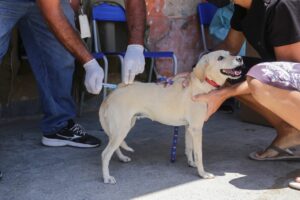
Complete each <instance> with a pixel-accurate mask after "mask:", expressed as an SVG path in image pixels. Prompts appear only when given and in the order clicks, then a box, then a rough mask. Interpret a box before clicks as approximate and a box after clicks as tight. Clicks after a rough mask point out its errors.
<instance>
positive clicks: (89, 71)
mask: <svg viewBox="0 0 300 200" xmlns="http://www.w3.org/2000/svg"><path fill="white" fill-rule="evenodd" d="M83 67H84V69H85V79H84V85H85V87H86V89H87V91H88V92H89V93H91V94H99V93H100V91H101V89H102V82H103V77H104V72H103V69H102V67H101V66H100V65H99V64H98V62H97V61H96V60H95V59H92V60H90V61H89V62H87V63H85V64H84V65H83Z"/></svg>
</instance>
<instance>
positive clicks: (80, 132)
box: [70, 124, 86, 136]
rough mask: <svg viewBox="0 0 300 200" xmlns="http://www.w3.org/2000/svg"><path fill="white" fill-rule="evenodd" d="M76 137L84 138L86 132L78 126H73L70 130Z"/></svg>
mask: <svg viewBox="0 0 300 200" xmlns="http://www.w3.org/2000/svg"><path fill="white" fill-rule="evenodd" d="M70 130H71V131H73V132H74V133H75V134H76V135H80V136H85V134H86V131H85V130H84V128H83V127H82V126H81V125H80V124H74V126H73V127H72V128H70Z"/></svg>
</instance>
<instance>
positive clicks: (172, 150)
mask: <svg viewBox="0 0 300 200" xmlns="http://www.w3.org/2000/svg"><path fill="white" fill-rule="evenodd" d="M178 132H179V127H178V126H175V127H174V135H173V142H172V147H171V159H170V160H171V162H172V163H174V162H175V161H176V145H177V140H178Z"/></svg>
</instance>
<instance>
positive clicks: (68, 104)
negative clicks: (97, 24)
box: [0, 0, 76, 135]
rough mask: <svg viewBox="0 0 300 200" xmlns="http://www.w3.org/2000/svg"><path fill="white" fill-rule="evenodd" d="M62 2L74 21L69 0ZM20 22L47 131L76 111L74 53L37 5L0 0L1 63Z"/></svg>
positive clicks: (69, 17)
mask: <svg viewBox="0 0 300 200" xmlns="http://www.w3.org/2000/svg"><path fill="white" fill-rule="evenodd" d="M61 6H62V9H63V11H64V14H65V15H66V17H67V18H68V20H69V22H70V23H71V24H72V25H73V26H74V27H75V25H74V12H73V10H72V8H71V7H70V5H69V1H68V0H62V1H61ZM15 25H16V26H17V27H18V29H19V31H20V35H21V38H22V41H23V44H24V47H25V50H26V53H27V56H28V59H29V62H30V65H31V68H32V71H33V73H34V76H35V79H36V82H37V84H38V90H39V93H40V99H41V104H42V109H43V112H44V117H43V119H42V123H41V128H42V131H43V133H44V134H45V135H47V134H51V133H54V132H56V131H58V130H60V129H61V128H63V127H65V126H66V125H67V120H69V119H73V118H74V117H75V115H76V107H75V103H74V100H73V98H72V96H71V89H72V80H73V72H74V58H73V56H72V55H71V54H70V53H69V52H68V51H67V50H66V49H65V48H64V47H63V46H62V45H61V44H60V43H59V42H58V41H57V39H56V38H55V36H54V35H53V34H52V32H51V31H50V30H49V27H48V26H47V24H46V22H45V20H44V18H43V16H42V15H41V12H40V10H39V8H38V7H37V5H36V4H35V3H34V2H30V1H24V2H22V1H11V0H0V63H1V60H2V58H3V56H4V54H5V53H6V51H7V49H8V45H9V41H10V37H11V32H12V28H13V27H14V26H15Z"/></svg>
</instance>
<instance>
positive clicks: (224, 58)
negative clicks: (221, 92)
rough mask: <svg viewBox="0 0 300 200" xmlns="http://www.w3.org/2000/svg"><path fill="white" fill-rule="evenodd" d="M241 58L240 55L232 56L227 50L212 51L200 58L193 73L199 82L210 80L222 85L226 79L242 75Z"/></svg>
mask: <svg viewBox="0 0 300 200" xmlns="http://www.w3.org/2000/svg"><path fill="white" fill-rule="evenodd" d="M242 67H243V60H242V58H241V57H240V56H232V55H230V53H229V52H228V51H223V50H219V51H213V52H210V53H208V54H206V55H204V56H202V57H201V58H200V60H199V61H198V63H197V65H196V67H195V68H194V69H193V74H194V75H195V76H196V78H197V79H199V80H200V81H201V82H203V81H204V80H207V79H208V80H212V81H214V82H215V83H217V84H218V85H223V84H224V83H225V81H226V79H228V78H229V79H238V78H240V77H241V76H242Z"/></svg>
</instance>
